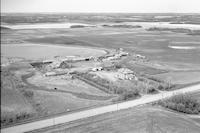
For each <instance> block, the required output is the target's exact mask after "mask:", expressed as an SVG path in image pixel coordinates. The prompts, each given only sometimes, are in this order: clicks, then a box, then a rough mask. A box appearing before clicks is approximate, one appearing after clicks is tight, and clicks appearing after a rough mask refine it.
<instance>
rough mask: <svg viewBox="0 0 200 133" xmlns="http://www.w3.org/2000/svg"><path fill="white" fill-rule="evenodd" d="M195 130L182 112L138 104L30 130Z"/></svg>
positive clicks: (122, 132)
mask: <svg viewBox="0 0 200 133" xmlns="http://www.w3.org/2000/svg"><path fill="white" fill-rule="evenodd" d="M133 125H134V126H133ZM199 130H200V128H199V126H198V125H196V124H195V122H194V121H192V120H191V119H188V118H187V117H186V116H184V115H182V114H175V113H171V112H170V111H166V110H165V109H163V108H161V109H160V108H158V107H155V106H154V107H152V106H141V107H135V108H130V109H126V110H121V111H116V112H112V113H106V114H103V115H99V116H94V117H90V118H87V119H83V120H78V121H74V122H71V123H66V124H62V125H58V126H53V127H49V128H45V129H40V130H36V131H34V132H33V133H37V132H40V133H48V132H55V133H59V132H70V133H82V132H85V133H91V132H94V131H95V132H97V133H100V132H103V133H107V132H111V133H113V132H119V133H130V132H132V133H140V132H142V133H146V132H149V131H152V132H153V133H157V132H161V133H162V132H163V133H164V132H165V131H167V133H174V131H176V132H180V133H185V131H187V132H188V133H198V132H199Z"/></svg>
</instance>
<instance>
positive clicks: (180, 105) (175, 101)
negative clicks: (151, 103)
mask: <svg viewBox="0 0 200 133" xmlns="http://www.w3.org/2000/svg"><path fill="white" fill-rule="evenodd" d="M158 104H160V105H161V106H163V107H166V108H169V109H172V110H175V111H178V112H182V113H186V114H199V113H200V102H199V101H198V100H197V99H195V98H193V97H191V95H189V94H180V95H175V96H173V97H171V98H169V99H167V100H163V101H159V102H158Z"/></svg>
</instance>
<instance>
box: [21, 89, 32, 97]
mask: <svg viewBox="0 0 200 133" xmlns="http://www.w3.org/2000/svg"><path fill="white" fill-rule="evenodd" d="M23 95H24V96H25V97H28V98H32V97H33V95H34V92H33V91H31V90H23Z"/></svg>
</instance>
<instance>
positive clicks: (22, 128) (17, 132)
mask: <svg viewBox="0 0 200 133" xmlns="http://www.w3.org/2000/svg"><path fill="white" fill-rule="evenodd" d="M199 90H200V84H197V85H193V86H190V87H185V88H182V89H179V90H174V91H170V92H163V93H159V94H154V95H151V96H146V97H142V98H140V99H136V100H132V101H127V102H123V103H118V104H113V105H108V106H103V107H98V108H94V109H89V110H85V111H80V112H74V113H71V114H66V115H62V116H57V117H54V118H49V119H45V120H40V121H35V122H31V123H26V124H22V125H17V126H13V127H9V128H4V129H1V133H22V132H27V131H32V130H36V129H40V128H44V127H49V126H53V125H58V124H62V123H67V122H71V121H74V120H78V119H83V118H88V117H91V116H96V115H100V114H104V113H108V112H113V111H118V110H122V109H127V108H131V107H135V106H139V105H143V104H147V103H151V102H155V101H158V100H161V99H164V98H168V97H171V96H173V95H175V94H179V93H186V92H195V91H199Z"/></svg>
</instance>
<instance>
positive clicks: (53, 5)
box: [1, 0, 200, 13]
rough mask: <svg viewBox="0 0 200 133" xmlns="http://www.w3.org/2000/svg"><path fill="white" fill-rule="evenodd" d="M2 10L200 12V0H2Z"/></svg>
mask: <svg viewBox="0 0 200 133" xmlns="http://www.w3.org/2000/svg"><path fill="white" fill-rule="evenodd" d="M1 12H102V13H104V12H119V13H120V12H122V13H126V12H129V13H200V0H1Z"/></svg>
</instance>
